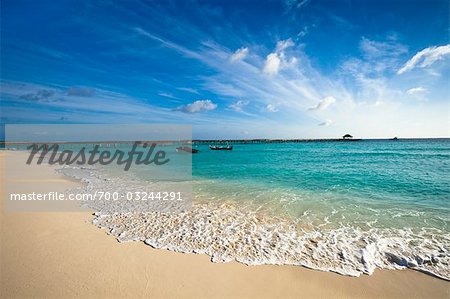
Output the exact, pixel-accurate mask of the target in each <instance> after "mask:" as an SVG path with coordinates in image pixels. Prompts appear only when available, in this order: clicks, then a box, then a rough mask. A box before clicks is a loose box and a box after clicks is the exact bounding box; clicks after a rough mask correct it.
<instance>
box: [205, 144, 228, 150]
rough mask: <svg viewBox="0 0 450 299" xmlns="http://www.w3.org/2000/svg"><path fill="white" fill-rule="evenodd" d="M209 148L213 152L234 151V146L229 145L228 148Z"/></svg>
mask: <svg viewBox="0 0 450 299" xmlns="http://www.w3.org/2000/svg"><path fill="white" fill-rule="evenodd" d="M209 148H210V149H211V150H213V151H231V150H232V149H233V146H232V145H227V146H218V145H210V146H209Z"/></svg>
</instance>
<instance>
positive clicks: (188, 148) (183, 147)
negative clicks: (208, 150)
mask: <svg viewBox="0 0 450 299" xmlns="http://www.w3.org/2000/svg"><path fill="white" fill-rule="evenodd" d="M176 151H177V152H182V151H183V152H188V153H191V154H196V153H198V149H195V148H192V147H189V146H180V147H177V148H176Z"/></svg>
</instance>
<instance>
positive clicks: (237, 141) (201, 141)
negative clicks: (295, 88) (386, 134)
mask: <svg viewBox="0 0 450 299" xmlns="http://www.w3.org/2000/svg"><path fill="white" fill-rule="evenodd" d="M361 140H362V139H353V138H352V139H343V138H330V139H195V140H192V143H193V144H210V143H218V144H222V143H234V144H253V143H300V142H349V141H350V142H351V141H361Z"/></svg>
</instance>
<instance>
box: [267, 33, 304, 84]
mask: <svg viewBox="0 0 450 299" xmlns="http://www.w3.org/2000/svg"><path fill="white" fill-rule="evenodd" d="M292 46H294V42H293V41H292V39H290V38H288V39H286V40H281V41H278V42H277V46H276V48H275V52H273V53H270V54H269V55H267V57H266V61H265V63H264V68H263V72H264V73H266V74H268V75H276V74H278V72H279V71H280V69H281V68H282V67H287V66H289V65H295V64H297V58H295V57H292V58H291V60H290V61H287V60H286V58H285V57H286V55H285V54H284V50H286V49H287V48H289V47H292Z"/></svg>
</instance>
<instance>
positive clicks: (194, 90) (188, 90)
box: [177, 87, 199, 94]
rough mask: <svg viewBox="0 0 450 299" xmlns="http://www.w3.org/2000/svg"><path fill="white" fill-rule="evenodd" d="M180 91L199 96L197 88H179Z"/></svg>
mask: <svg viewBox="0 0 450 299" xmlns="http://www.w3.org/2000/svg"><path fill="white" fill-rule="evenodd" d="M177 89H178V90H182V91H186V92H190V93H195V94H199V93H198V90H197V89H195V88H190V87H178V88H177Z"/></svg>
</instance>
